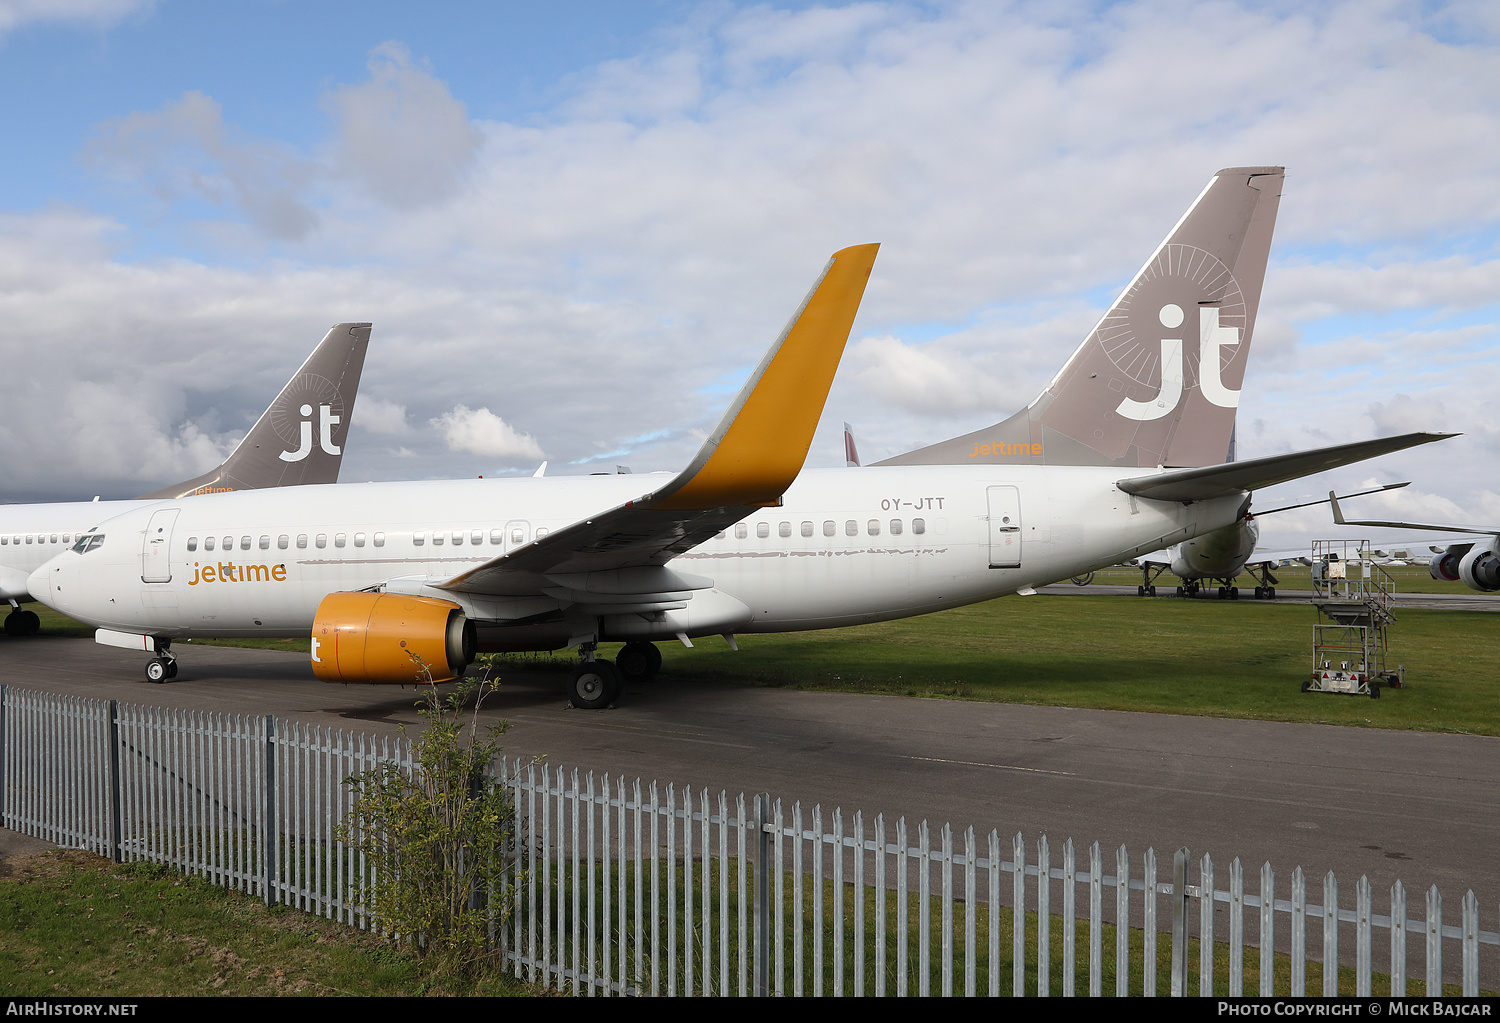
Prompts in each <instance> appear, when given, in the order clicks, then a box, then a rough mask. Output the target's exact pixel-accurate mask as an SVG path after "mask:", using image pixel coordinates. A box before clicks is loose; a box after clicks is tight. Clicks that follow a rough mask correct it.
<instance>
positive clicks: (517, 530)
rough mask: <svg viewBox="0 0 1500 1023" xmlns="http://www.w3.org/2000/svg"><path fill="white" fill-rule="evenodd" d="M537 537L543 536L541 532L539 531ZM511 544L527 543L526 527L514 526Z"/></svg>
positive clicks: (511, 532)
mask: <svg viewBox="0 0 1500 1023" xmlns="http://www.w3.org/2000/svg"><path fill="white" fill-rule="evenodd" d="M537 535H538V536H540V535H541V531H540V530H538V531H537ZM510 542H511V543H525V542H526V527H525V526H512V527H511V530H510Z"/></svg>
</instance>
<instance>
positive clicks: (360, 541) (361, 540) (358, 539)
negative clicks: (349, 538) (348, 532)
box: [354, 533, 365, 547]
mask: <svg viewBox="0 0 1500 1023" xmlns="http://www.w3.org/2000/svg"><path fill="white" fill-rule="evenodd" d="M364 545H365V534H363V533H355V534H354V546H356V547H363V546H364Z"/></svg>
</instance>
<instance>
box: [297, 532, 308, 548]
mask: <svg viewBox="0 0 1500 1023" xmlns="http://www.w3.org/2000/svg"><path fill="white" fill-rule="evenodd" d="M306 547H307V534H306V533H298V534H297V549H298V550H305V549H306Z"/></svg>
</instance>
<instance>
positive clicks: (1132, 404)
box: [1115, 303, 1240, 423]
mask: <svg viewBox="0 0 1500 1023" xmlns="http://www.w3.org/2000/svg"><path fill="white" fill-rule="evenodd" d="M1158 316H1159V317H1160V319H1161V323H1162V326H1164V327H1167V328H1169V329H1175V328H1177V327H1180V326H1182V321H1183V314H1182V307H1180V306H1177V305H1173V304H1170V303H1169V304H1167V305H1164V306H1162V307H1161V312H1160V313H1159V314H1158ZM1198 326H1199V334H1198V337H1199V342H1198V345H1199V354H1198V387H1199V389H1200V390H1201V391H1202V392H1203V397H1205V398H1207V399H1208V400H1209V401H1210V402H1212V403H1213V404H1215V405H1217V406H1219V407H1220V408H1236V407H1238V405H1239V403H1240V392H1239V391H1231V390H1230V389H1229V388H1227V387H1225V386H1224V381H1223V380H1222V379H1220V377H1219V346H1220V345H1237V344H1239V343H1240V332H1239V330H1238V328H1235V327H1221V326H1219V308H1218V306H1200V307H1199V309H1198ZM1182 364H1183V354H1182V338H1180V337H1170V338H1169V337H1164V338H1162V339H1161V390H1160V391H1159V392H1158V393H1157V396H1156V397H1155V398H1154V399H1152V400H1151V401H1136V400H1135V399H1134V398H1126V399H1125V400H1124V401H1122V402H1120V404H1119V406H1118V407H1117V408H1116V409H1115V411H1116V412H1118V413H1119V414H1120V415H1122V416H1124V417H1125V418H1126V419H1134V420H1137V421H1138V422H1143V423H1144V422H1148V421H1150V420H1152V419H1161V418H1162V417H1163V416H1167V415H1170V414H1171V413H1172V410H1173V409H1175V408H1176V407H1177V404H1178V402H1180V401H1181V400H1182Z"/></svg>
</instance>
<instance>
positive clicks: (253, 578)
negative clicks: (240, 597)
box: [188, 561, 286, 586]
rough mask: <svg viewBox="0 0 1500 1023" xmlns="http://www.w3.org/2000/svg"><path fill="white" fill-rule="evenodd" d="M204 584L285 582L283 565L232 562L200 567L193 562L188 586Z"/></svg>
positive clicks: (284, 567)
mask: <svg viewBox="0 0 1500 1023" xmlns="http://www.w3.org/2000/svg"><path fill="white" fill-rule="evenodd" d="M200 582H205V583H216V582H217V583H269V582H277V583H284V582H286V566H285V565H236V564H235V563H234V562H232V561H221V562H219V563H218V564H217V565H202V566H201V567H200V565H199V563H198V562H196V561H195V562H193V577H192V578H191V579H189V580H188V585H189V586H197V585H198V584H199V583H200Z"/></svg>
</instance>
